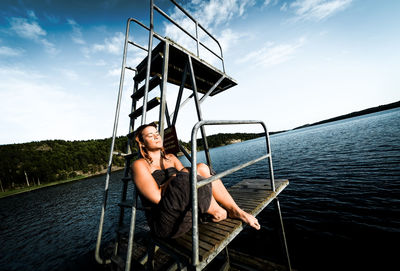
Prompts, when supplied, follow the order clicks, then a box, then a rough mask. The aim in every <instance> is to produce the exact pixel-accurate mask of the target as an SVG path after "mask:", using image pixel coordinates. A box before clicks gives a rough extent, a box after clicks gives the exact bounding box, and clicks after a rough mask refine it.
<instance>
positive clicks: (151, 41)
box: [141, 0, 154, 125]
mask: <svg viewBox="0 0 400 271" xmlns="http://www.w3.org/2000/svg"><path fill="white" fill-rule="evenodd" d="M153 8H154V1H153V0H150V31H149V45H148V52H147V67H146V83H145V88H144V96H143V113H142V122H141V124H142V125H143V124H145V123H146V115H147V100H148V95H149V81H150V69H151V51H152V50H153V33H154V14H153Z"/></svg>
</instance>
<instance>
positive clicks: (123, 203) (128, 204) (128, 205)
mask: <svg viewBox="0 0 400 271" xmlns="http://www.w3.org/2000/svg"><path fill="white" fill-rule="evenodd" d="M118 206H119V207H124V208H132V207H133V200H125V201H121V202H120V203H118Z"/></svg>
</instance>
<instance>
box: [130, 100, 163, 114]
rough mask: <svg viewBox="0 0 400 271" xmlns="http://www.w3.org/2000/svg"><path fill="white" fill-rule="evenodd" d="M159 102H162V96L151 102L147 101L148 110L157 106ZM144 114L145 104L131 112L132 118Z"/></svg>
mask: <svg viewBox="0 0 400 271" xmlns="http://www.w3.org/2000/svg"><path fill="white" fill-rule="evenodd" d="M159 104H160V98H159V97H155V98H154V99H152V100H151V101H150V102H148V103H147V111H149V110H151V109H153V108H154V107H156V106H157V105H159ZM142 114H143V106H142V107H140V108H138V109H136V110H135V111H133V112H132V113H130V114H129V117H131V118H132V119H136V118H137V117H139V116H141V115H142Z"/></svg>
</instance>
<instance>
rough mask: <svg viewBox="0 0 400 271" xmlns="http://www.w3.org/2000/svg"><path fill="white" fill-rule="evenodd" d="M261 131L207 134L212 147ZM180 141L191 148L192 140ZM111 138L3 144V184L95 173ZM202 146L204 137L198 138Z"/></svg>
mask: <svg viewBox="0 0 400 271" xmlns="http://www.w3.org/2000/svg"><path fill="white" fill-rule="evenodd" d="M256 137H259V135H258V134H247V133H235V134H217V135H211V136H208V137H207V142H208V145H209V147H210V148H214V147H219V146H222V145H227V144H230V143H232V142H233V140H240V141H244V140H249V139H253V138H256ZM180 143H181V144H182V145H183V146H184V147H185V148H187V149H188V150H189V151H190V149H191V144H190V142H188V143H186V142H182V141H180ZM127 144H128V141H127V137H126V136H121V137H117V138H116V141H115V148H114V150H115V151H116V152H122V153H125V152H126V149H127ZM110 146H111V138H108V139H95V140H94V139H93V140H85V141H65V140H45V141H37V142H30V143H22V144H10V145H0V184H1V186H2V187H1V189H2V190H11V189H16V188H21V187H26V186H31V185H38V184H46V183H50V182H55V181H62V180H67V179H71V178H75V177H78V176H80V175H93V174H97V173H100V172H101V171H104V170H105V169H106V168H107V164H108V158H109V152H110ZM197 146H198V148H199V150H201V149H203V143H202V139H198V140H197ZM124 162H125V161H124V158H123V157H121V156H114V159H113V165H114V166H120V167H123V166H124Z"/></svg>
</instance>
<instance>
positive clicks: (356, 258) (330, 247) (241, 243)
mask: <svg viewBox="0 0 400 271" xmlns="http://www.w3.org/2000/svg"><path fill="white" fill-rule="evenodd" d="M271 147H272V152H273V164H274V171H275V177H276V178H287V179H289V180H290V184H289V186H288V187H287V188H286V189H285V190H284V191H283V192H282V194H281V195H280V197H279V200H280V204H281V209H282V213H283V219H284V223H285V228H286V235H287V236H286V237H287V239H288V245H289V252H290V255H291V260H292V265H293V266H294V267H295V268H297V269H298V270H392V269H395V268H396V266H397V265H398V264H397V258H396V257H397V254H398V249H397V247H398V244H399V242H400V208H399V206H400V205H399V203H400V109H395V110H388V111H384V112H380V113H375V114H370V115H366V116H362V117H357V118H352V119H348V120H343V121H338V122H334V123H330V124H325V125H320V126H315V127H310V128H305V129H301V130H296V131H291V132H286V133H282V134H278V135H274V136H272V137H271ZM264 149H265V142H264V140H262V139H256V140H251V141H247V142H243V143H238V144H234V145H230V146H224V147H220V148H215V149H213V150H212V151H211V157H212V160H213V164H214V168H215V169H216V171H222V170H225V169H228V168H230V167H232V166H233V165H235V164H239V163H240V162H244V161H247V160H250V159H252V158H256V157H257V156H259V155H261V152H262V151H263V150H264ZM227 154H229V155H227ZM267 176H268V175H267V174H266V167H265V162H260V163H257V164H255V165H253V166H251V167H249V168H246V169H244V170H241V171H239V172H236V173H235V174H234V175H233V176H231V177H229V178H226V179H224V182H225V183H226V184H227V185H232V184H233V183H235V182H238V181H240V180H241V179H242V178H267ZM120 177H121V173H116V174H114V176H113V177H112V179H111V183H110V197H109V206H110V207H109V209H108V210H107V220H106V224H105V229H104V230H105V235H104V240H106V241H107V240H111V238H112V237H113V231H114V230H115V226H114V225H115V224H116V221H117V218H118V217H117V216H118V212H117V210H118V209H117V207H116V203H117V202H118V201H119V193H120V188H121V182H120V180H119V178H120ZM103 183H104V177H96V178H92V179H88V180H83V181H79V182H74V183H69V184H64V185H60V186H57V187H50V188H45V189H40V190H37V191H33V192H29V193H25V194H20V195H17V196H13V197H9V198H5V199H0V269H1V270H56V269H57V270H86V269H88V268H90V267H91V265H92V264H93V254H92V252H91V251H93V249H94V246H95V241H96V237H97V227H98V218H99V215H100V205H101V200H102V197H103V194H102V190H103V189H104V184H103ZM273 206H274V205H271V206H270V207H268V208H267V209H266V210H265V211H263V212H262V213H261V214H260V215H259V220H260V222H261V224H262V229H261V230H260V231H255V230H252V229H247V230H246V231H244V232H243V233H242V234H241V235H239V237H238V238H237V240H235V241H234V242H233V243H232V247H235V248H236V249H239V250H244V251H248V252H251V253H253V254H254V255H257V256H260V257H264V258H266V259H270V260H273V261H276V262H278V263H284V261H285V260H284V257H283V252H282V248H281V242H280V237H279V230H278V229H279V228H278V224H277V220H276V215H275V212H274V210H275V209H274V208H273Z"/></svg>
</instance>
